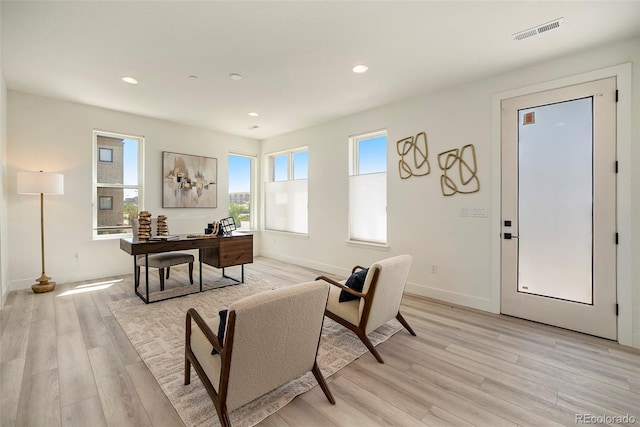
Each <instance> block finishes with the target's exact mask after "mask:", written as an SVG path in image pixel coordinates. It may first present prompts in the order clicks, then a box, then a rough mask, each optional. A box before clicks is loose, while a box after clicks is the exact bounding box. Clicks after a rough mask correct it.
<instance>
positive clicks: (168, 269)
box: [167, 267, 171, 279]
mask: <svg viewBox="0 0 640 427" xmlns="http://www.w3.org/2000/svg"><path fill="white" fill-rule="evenodd" d="M169 271H171V267H167V279H168V278H169Z"/></svg>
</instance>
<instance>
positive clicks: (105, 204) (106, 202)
mask: <svg viewBox="0 0 640 427" xmlns="http://www.w3.org/2000/svg"><path fill="white" fill-rule="evenodd" d="M98 209H100V210H101V211H110V210H113V197H111V196H100V197H99V198H98Z"/></svg>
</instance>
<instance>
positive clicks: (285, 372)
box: [184, 281, 335, 426]
mask: <svg viewBox="0 0 640 427" xmlns="http://www.w3.org/2000/svg"><path fill="white" fill-rule="evenodd" d="M328 294H329V285H327V284H326V283H325V282H322V281H316V282H309V283H303V284H299V285H292V286H287V287H284V288H280V289H276V290H271V291H266V292H262V293H260V294H256V295H253V296H250V297H247V298H244V299H241V300H240V301H237V302H235V303H233V304H231V305H230V306H229V308H228V316H227V318H228V320H227V325H226V330H225V332H224V338H223V339H222V342H220V339H219V338H218V336H217V334H214V332H213V331H218V332H220V331H219V321H220V319H217V320H216V321H214V322H210V323H209V324H207V323H206V322H205V321H204V320H203V318H202V317H201V316H200V314H198V312H197V311H196V310H195V309H193V308H190V309H189V310H188V311H187V317H186V339H185V371H184V383H185V385H186V384H189V383H190V381H191V365H193V367H194V369H195V371H196V372H197V373H198V376H199V377H200V380H201V381H202V383H203V384H204V387H205V388H206V390H207V392H208V393H209V396H210V397H211V400H213V403H214V406H215V408H216V411H217V412H218V417H219V418H220V423H221V424H222V426H230V425H231V423H230V420H229V412H231V411H233V410H234V409H236V408H239V407H240V406H242V405H244V404H246V403H248V402H250V401H252V400H254V399H256V398H258V397H260V396H262V395H264V394H265V393H268V392H269V391H271V390H273V389H275V388H277V387H279V386H281V385H282V384H285V383H287V382H289V381H291V380H293V379H295V378H297V377H299V376H301V375H303V374H305V373H306V372H308V371H311V372H313V375H314V376H315V378H316V380H317V381H318V384H319V385H320V388H321V389H322V391H323V392H324V394H325V396H326V397H327V399H328V400H329V402H331V403H332V404H335V400H334V399H333V396H332V395H331V391H330V390H329V387H328V386H327V383H326V381H325V379H324V377H323V376H322V373H321V372H320V368H318V365H317V363H316V355H317V353H318V346H319V344H320V334H321V332H322V323H323V320H324V309H325V307H326V304H327V296H328ZM212 349H215V350H216V351H217V353H218V354H215V355H212V354H211V353H212Z"/></svg>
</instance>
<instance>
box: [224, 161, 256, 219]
mask: <svg viewBox="0 0 640 427" xmlns="http://www.w3.org/2000/svg"><path fill="white" fill-rule="evenodd" d="M254 181H255V157H251V156H243V155H240V154H229V216H230V217H232V218H233V220H234V221H235V223H236V227H237V229H239V230H251V229H254V228H255V222H254V218H255V215H254V206H255V203H254V198H253V194H254Z"/></svg>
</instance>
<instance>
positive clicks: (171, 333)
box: [109, 274, 401, 427]
mask: <svg viewBox="0 0 640 427" xmlns="http://www.w3.org/2000/svg"><path fill="white" fill-rule="evenodd" d="M229 284H230V282H226V281H224V282H220V283H218V284H217V285H218V286H222V287H219V288H217V289H214V290H210V291H206V292H202V293H198V294H194V295H187V296H184V297H181V298H176V299H171V300H167V301H162V302H157V303H154V304H149V305H145V304H144V303H143V302H142V301H141V300H140V299H138V298H137V297H136V298H129V299H126V300H120V301H114V302H112V303H110V304H109V308H110V309H111V312H112V313H113V316H114V317H115V318H116V320H117V321H118V323H120V326H121V327H122V329H123V330H124V332H125V333H126V335H127V337H128V338H129V340H130V341H131V343H132V344H133V346H134V347H135V349H136V351H137V352H138V354H139V355H140V357H141V358H142V360H143V361H144V363H145V364H146V365H147V367H148V368H149V370H150V371H151V373H152V374H153V376H154V377H155V378H156V380H157V381H158V384H160V387H161V388H162V390H163V391H164V393H165V394H166V395H167V397H168V398H169V400H170V401H171V403H172V404H173V406H174V407H175V408H176V410H177V412H178V414H179V415H180V417H181V418H182V420H183V421H184V423H185V424H186V425H187V426H205V425H206V426H212V425H214V426H219V425H220V423H219V421H218V416H217V414H216V410H215V408H214V406H213V403H212V402H211V399H210V398H209V395H208V394H207V392H206V390H205V388H204V386H203V385H202V383H201V382H200V379H199V378H198V374H197V373H196V372H195V370H193V368H192V372H191V384H189V385H187V386H185V385H184V384H183V382H184V338H185V333H184V322H185V314H186V312H187V309H189V308H191V307H193V308H195V309H196V310H198V312H199V313H200V314H201V315H202V316H203V318H204V319H205V320H207V319H212V318H215V317H216V316H217V314H218V311H219V310H222V309H225V308H227V307H228V306H229V305H230V304H231V303H232V302H234V301H237V300H239V299H241V298H244V297H246V296H249V295H252V294H255V293H258V292H262V291H266V290H270V289H275V288H278V287H281V286H280V285H274V284H270V283H266V282H265V281H264V280H261V279H259V278H258V277H256V276H254V275H252V274H249V275H248V276H247V277H246V279H245V283H244V284H237V285H232V286H226V285H229ZM400 329H401V325H400V323H398V322H397V321H396V320H393V321H390V322H389V323H387V324H386V325H384V326H382V327H380V328H378V330H376V331H374V332H373V333H371V334H370V335H369V338H370V339H371V341H372V342H373V344H374V345H377V344H379V343H381V342H383V341H385V340H386V339H388V338H389V337H391V336H392V335H393V334H394V333H396V332H398V331H399V330H400ZM367 351H368V350H367V348H366V347H365V346H364V344H362V342H361V341H360V340H359V339H358V337H357V336H356V335H355V334H354V333H353V332H351V331H349V330H348V329H346V328H344V327H343V326H341V325H339V324H337V323H335V322H334V321H332V320H331V319H328V318H325V320H324V326H323V330H322V338H321V340H320V348H319V350H318V366H319V367H320V369H321V370H322V373H323V374H324V375H325V378H327V377H329V376H330V375H332V374H334V373H335V372H337V371H338V370H339V369H341V368H343V367H345V366H346V365H347V364H349V363H351V362H352V361H354V360H355V359H357V358H358V357H360V356H361V355H362V354H364V353H365V352H367ZM316 385H317V382H316V380H315V378H314V377H313V374H311V373H310V372H309V373H307V374H306V375H304V376H302V377H300V378H298V379H296V380H293V381H291V382H289V383H287V384H285V385H283V386H281V387H280V388H278V389H276V390H273V391H272V392H270V393H268V394H266V395H264V396H263V397H261V398H259V399H256V400H254V401H253V402H250V403H248V404H246V405H245V406H243V407H241V408H238V409H237V410H235V411H233V412H232V413H231V414H230V418H231V422H232V424H233V425H234V426H238V427H239V426H254V425H256V424H257V423H259V422H260V421H262V420H263V419H265V418H266V417H268V416H269V415H271V414H273V413H274V412H276V411H277V410H278V409H280V408H282V407H283V406H285V405H286V404H287V403H289V402H290V401H291V400H293V398H295V397H296V396H297V395H299V394H302V393H304V392H306V391H308V390H309V389H311V388H312V387H314V386H316ZM329 387H331V385H329Z"/></svg>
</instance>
